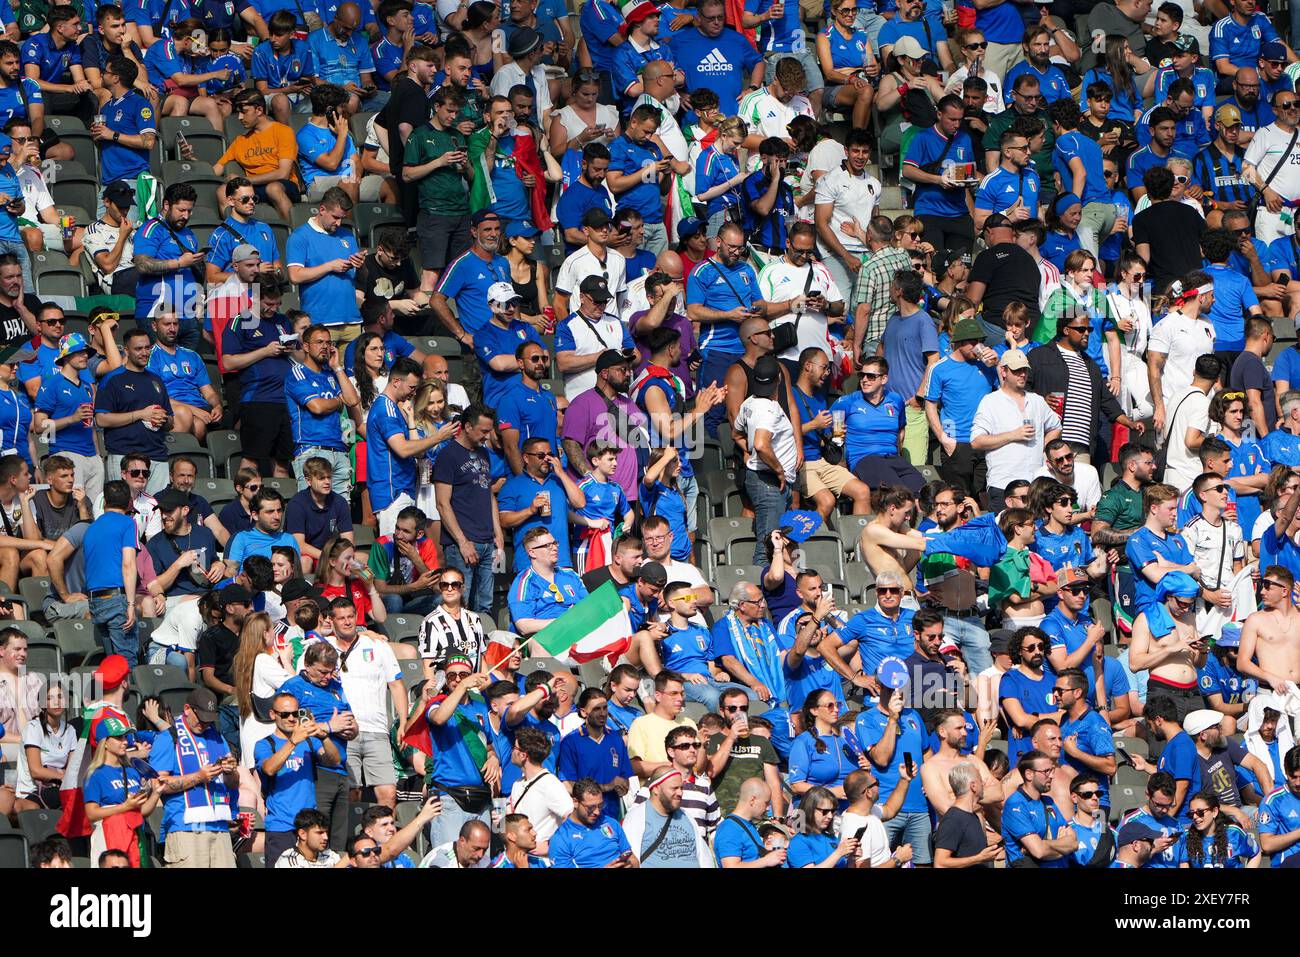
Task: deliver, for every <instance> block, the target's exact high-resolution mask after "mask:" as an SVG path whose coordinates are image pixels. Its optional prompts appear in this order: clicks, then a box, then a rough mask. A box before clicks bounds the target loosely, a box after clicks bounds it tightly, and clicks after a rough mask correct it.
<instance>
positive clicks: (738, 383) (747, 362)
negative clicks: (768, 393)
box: [722, 316, 803, 467]
mask: <svg viewBox="0 0 1300 957" xmlns="http://www.w3.org/2000/svg"><path fill="white" fill-rule="evenodd" d="M739 335H740V343H741V345H743V346H744V347H745V352H744V354H743V355H742V356H741V357H740V358H739V359H737V360H736V361H735V362H733V363H732V364H731V366H730V367H729V368H728V369H727V374H726V376H725V377H724V378H723V380H722V384H723V386H724V387H725V388H726V390H727V421H728V422H735V421H736V413H738V412H739V411H740V405H741V403H742V402H744V401H745V399H747V398H748V397H749V396H750V395H752V394H753V392H754V390H753V389H751V388H750V387H749V377H750V373H752V372H753V371H754V364H755V363H757V362H758V360H759V357H760V356H765V355H768V354H770V353H771V352H772V351H773V346H774V340H773V339H772V325H771V323H769V322H768V321H767V319H765V318H764V317H763V316H753V317H751V318H749V319H745V320H744V321H742V322H741V324H740V330H739ZM742 367H743V368H742ZM780 369H781V380H782V381H783V382H784V383H785V387H784V388H783V389H778V390H777V393H776V395H775V396H774V397H773V398H775V399H776V401H777V403H778V404H779V405H780V406H781V409H782V410H783V411H784V412H785V414H786V415H787V416H789V417H790V424H791V426H792V427H793V428H794V434H795V435H801V434H802V433H801V431H800V429H801V428H802V425H803V423H802V420H801V419H800V418H799V407H798V406H797V405H796V404H795V401H794V383H793V382H791V380H790V373H789V372H788V371H787V370H786V368H785V366H781V367H780ZM799 458H800V461H799V466H800V467H802V465H803V444H802V443H800V445H799Z"/></svg>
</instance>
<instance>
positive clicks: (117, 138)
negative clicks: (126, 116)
mask: <svg viewBox="0 0 1300 957" xmlns="http://www.w3.org/2000/svg"><path fill="white" fill-rule="evenodd" d="M121 139H122V134H121V133H119V132H118V131H117V130H114V131H113V142H114V143H117V142H120V141H121Z"/></svg>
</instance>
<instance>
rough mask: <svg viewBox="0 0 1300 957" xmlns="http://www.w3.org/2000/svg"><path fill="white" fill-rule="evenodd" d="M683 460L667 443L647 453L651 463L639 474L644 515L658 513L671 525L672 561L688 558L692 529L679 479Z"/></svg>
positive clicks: (689, 555) (686, 559) (687, 559)
mask: <svg viewBox="0 0 1300 957" xmlns="http://www.w3.org/2000/svg"><path fill="white" fill-rule="evenodd" d="M681 474H682V460H681V457H680V455H679V453H678V450H677V449H676V448H675V447H673V446H669V447H668V448H666V449H654V450H652V451H651V453H650V465H649V466H648V467H647V468H646V470H645V474H644V475H643V476H642V477H641V489H642V490H641V508H642V511H643V513H644V514H646V515H660V516H662V517H663V518H664V520H665V521H667V522H668V525H669V526H670V527H671V528H672V534H673V545H672V553H671V554H672V558H673V561H678V562H689V561H690V560H691V545H692V541H691V533H690V529H689V528H688V527H687V514H686V495H685V493H683V492H682V489H681V486H680V484H679V482H678V480H679V479H680V478H681Z"/></svg>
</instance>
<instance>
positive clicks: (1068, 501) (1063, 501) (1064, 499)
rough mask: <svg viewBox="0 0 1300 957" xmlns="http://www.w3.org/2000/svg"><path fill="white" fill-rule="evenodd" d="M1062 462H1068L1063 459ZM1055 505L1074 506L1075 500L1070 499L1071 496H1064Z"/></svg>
mask: <svg viewBox="0 0 1300 957" xmlns="http://www.w3.org/2000/svg"><path fill="white" fill-rule="evenodd" d="M1061 461H1066V460H1065V459H1062V460H1061ZM1055 504H1057V505H1071V506H1072V505H1074V499H1072V498H1070V496H1068V495H1062V496H1061V497H1060V498H1058V499H1056V501H1055Z"/></svg>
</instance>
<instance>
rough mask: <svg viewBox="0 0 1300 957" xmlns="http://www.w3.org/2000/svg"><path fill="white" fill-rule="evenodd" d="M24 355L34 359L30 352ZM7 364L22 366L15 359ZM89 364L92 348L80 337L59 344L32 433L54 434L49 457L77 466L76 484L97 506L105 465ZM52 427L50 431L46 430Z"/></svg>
mask: <svg viewBox="0 0 1300 957" xmlns="http://www.w3.org/2000/svg"><path fill="white" fill-rule="evenodd" d="M25 354H26V355H27V356H29V357H31V358H35V353H34V352H32V351H31V350H30V349H28V350H26V351H25ZM8 361H9V362H21V361H23V360H22V358H21V357H20V356H17V355H15V356H11V357H10V358H9V360H8ZM89 363H90V345H89V344H88V343H87V342H86V340H85V338H84V337H83V336H82V335H81V334H80V333H76V332H73V333H69V334H68V335H66V336H64V337H63V338H62V339H60V340H59V353H58V355H57V356H56V357H55V359H54V366H55V370H56V371H55V373H54V374H53V375H51V376H48V377H44V378H43V379H42V381H41V388H40V391H38V392H37V393H36V403H35V409H34V412H33V414H32V431H33V432H37V433H42V434H44V432H45V430H46V428H51V429H52V430H53V431H52V434H51V438H52V440H51V442H50V451H51V452H52V453H54V454H56V455H62V456H63V457H64V458H67V459H68V460H69V461H71V462H72V464H73V466H74V467H75V475H74V478H73V484H74V485H75V486H76V487H77V488H80V489H82V490H83V491H84V492H85V493H86V498H88V499H89V500H90V501H92V502H94V501H97V500H98V499H99V497H100V495H102V494H103V492H104V460H103V459H101V458H100V457H99V452H98V450H97V449H96V448H95V423H94V396H95V377H94V376H93V375H92V374H91V372H90V371H89ZM47 422H49V423H51V425H50V426H47V425H46V423H47Z"/></svg>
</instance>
